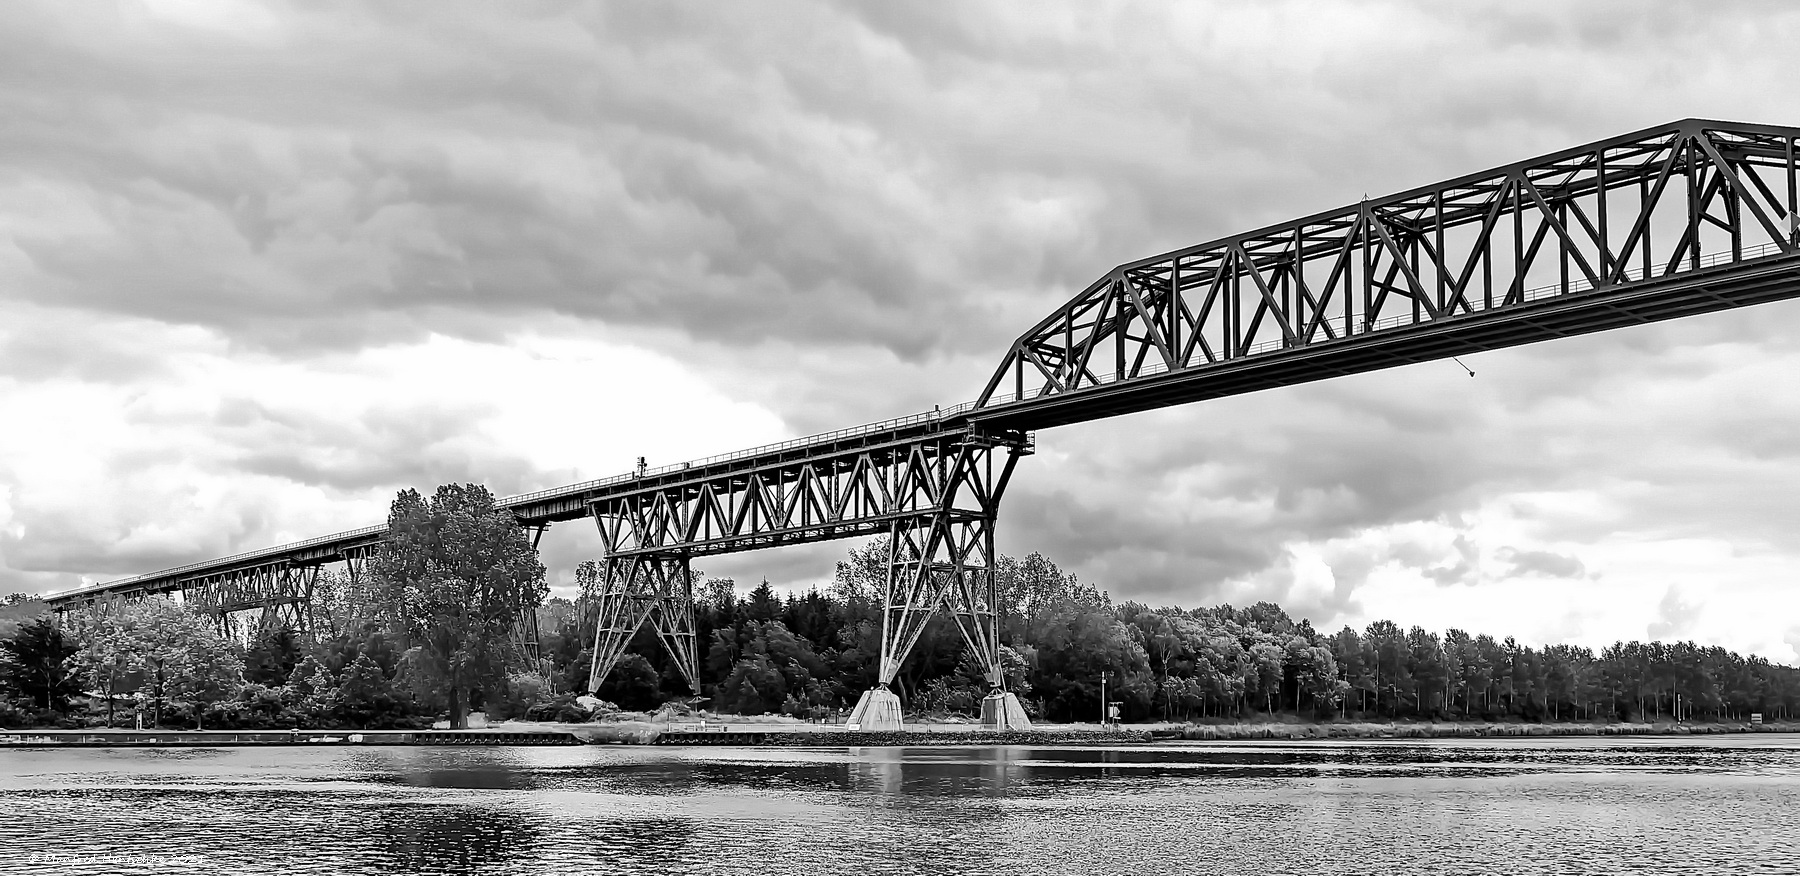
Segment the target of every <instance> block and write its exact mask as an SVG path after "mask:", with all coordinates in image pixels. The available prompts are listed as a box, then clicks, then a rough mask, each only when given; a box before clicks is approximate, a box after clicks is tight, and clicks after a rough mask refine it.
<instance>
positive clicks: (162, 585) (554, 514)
mask: <svg viewBox="0 0 1800 876" xmlns="http://www.w3.org/2000/svg"><path fill="white" fill-rule="evenodd" d="M970 407H972V405H960V406H958V407H955V408H951V409H949V410H935V411H927V412H924V413H918V414H913V415H911V416H907V417H900V418H896V419H892V420H883V421H881V422H877V423H869V424H866V425H862V426H856V427H852V428H848V429H839V430H837V431H834V432H827V433H825V434H822V435H812V436H808V437H805V438H796V439H793V440H789V441H783V442H779V443H776V444H769V445H765V446H761V447H753V448H750V449H747V450H740V451H736V452H734V453H727V454H721V455H718V456H709V457H706V458H704V459H696V460H691V461H688V462H680V463H675V464H672V465H665V466H660V467H657V468H650V469H646V470H644V471H643V472H629V473H626V474H621V475H614V476H612V477H608V478H601V479H599V480H592V481H584V482H582V483H577V484H569V485H566V486H562V487H556V488H553V489H548V490H539V491H536V492H532V493H525V494H522V495H518V496H511V497H507V498H504V499H501V500H500V501H499V504H500V505H501V506H503V507H505V508H509V509H511V510H512V512H513V514H514V516H516V517H517V518H518V520H519V522H520V523H521V524H524V525H525V526H528V527H535V526H547V525H549V524H551V523H559V522H565V521H570V520H579V519H582V518H585V517H588V516H590V515H591V513H592V511H591V508H592V506H593V505H596V504H599V503H604V502H607V501H611V500H615V499H620V498H626V497H630V496H633V495H635V494H642V493H656V492H662V491H667V490H670V489H679V488H681V487H683V486H692V487H695V488H697V487H698V486H699V485H701V484H719V483H724V482H741V481H743V480H744V479H747V478H749V477H750V476H752V475H754V474H757V473H767V472H771V471H778V470H782V469H785V468H788V467H791V466H793V465H794V464H795V463H799V462H806V461H816V460H819V459H821V458H827V457H841V458H844V459H846V462H845V463H844V464H845V465H848V464H849V462H848V461H847V460H848V459H849V458H851V457H853V456H855V455H858V454H863V453H869V452H876V451H881V450H883V449H890V448H896V447H906V446H910V445H913V444H916V443H919V442H921V441H925V440H939V439H942V438H944V437H945V436H950V435H956V434H958V433H966V432H968V431H969V430H970V429H971V425H970V423H969V420H968V418H967V417H966V416H964V413H965V412H966V411H967V410H968V409H969V408H970ZM386 536H387V525H386V524H377V525H374V526H365V527H362V528H359V529H352V530H348V531H345V532H338V533H333V534H331V535H324V536H319V537H317V538H309V539H306V540H304V541H298V542H293V543H291V544H284V545H276V546H274V547H268V548H262V549H259V550H254V551H247V552H244V553H240V554H234V555H232V556H228V557H221V558H218V559H213V560H206V561H203V562H197V563H190V564H188V565H184V566H178V567H175V568H172V569H164V570H161V571H157V572H151V573H148V574H144V575H136V576H133V577H130V578H124V579H120V580H116V581H108V582H104V583H100V584H94V585H90V586H87V587H81V588H76V589H72V590H65V591H62V592H59V593H52V594H48V595H46V596H45V602H46V603H47V604H48V605H50V606H51V607H52V608H66V607H68V606H70V605H76V604H81V603H87V602H92V601H95V600H97V599H103V598H104V599H110V598H114V597H118V596H126V595H136V594H142V593H162V592H168V591H172V590H177V589H179V588H180V587H181V584H182V582H184V581H191V580H194V579H198V578H204V577H209V576H217V575H221V574H226V573H230V572H234V571H239V570H248V569H256V568H263V567H266V566H268V565H270V564H272V563H285V564H289V565H295V566H309V565H319V564H323V563H330V562H335V561H337V560H339V559H341V558H342V557H343V556H344V555H345V553H347V552H352V551H357V550H361V549H367V548H370V547H373V546H375V545H377V544H380V543H381V541H382V540H383V539H384V538H386Z"/></svg>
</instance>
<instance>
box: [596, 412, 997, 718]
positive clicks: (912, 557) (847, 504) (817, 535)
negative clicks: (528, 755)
mask: <svg viewBox="0 0 1800 876" xmlns="http://www.w3.org/2000/svg"><path fill="white" fill-rule="evenodd" d="M1030 452H1032V444H1031V439H1030V436H1028V435H1025V434H1023V433H1017V432H1008V433H997V434H991V433H984V432H981V431H979V430H975V429H971V428H961V429H954V430H940V431H934V432H931V433H928V434H925V435H922V436H914V437H909V438H903V439H896V440H893V441H889V442H884V443H880V444H876V445H873V446H867V447H859V448H850V449H844V450H841V451H839V452H835V453H829V454H822V455H819V456H817V457H811V458H800V459H794V460H789V461H784V462H778V463H773V464H769V465H763V466H759V467H755V468H750V469H747V470H744V471H741V472H734V473H731V474H728V475H724V476H718V477H711V478H697V479H695V480H693V481H690V482H686V483H680V484H672V485H658V486H654V487H650V488H646V489H644V490H641V491H637V492H632V493H628V494H625V495H620V496H615V497H611V498H608V499H606V500H603V501H600V502H596V503H594V505H593V516H594V520H595V523H596V528H597V529H598V530H599V533H600V538H601V542H602V545H603V547H604V550H605V554H606V556H605V559H604V560H603V564H602V569H601V571H600V574H599V576H598V579H597V581H596V582H595V586H594V587H593V590H592V592H591V593H587V594H584V596H586V597H587V599H588V601H589V603H590V605H591V609H590V611H591V612H592V616H593V617H594V618H595V632H594V647H593V651H592V653H593V655H594V662H593V666H592V669H591V670H590V673H589V689H590V690H597V689H598V688H599V686H600V684H601V683H602V682H603V681H604V680H605V679H606V677H607V675H608V673H610V672H611V671H612V669H613V668H615V667H616V666H617V664H618V660H619V659H620V657H621V656H622V655H623V653H624V651H625V648H626V646H627V645H628V644H629V642H630V640H631V639H632V637H634V636H635V635H636V634H637V632H638V630H639V629H640V628H642V627H643V626H644V625H645V624H649V625H650V626H651V628H652V629H654V630H655V632H656V633H657V637H658V638H659V639H660V640H661V641H662V642H663V644H664V646H665V647H666V648H667V649H668V651H669V653H670V655H671V656H672V657H673V658H674V659H675V663H676V665H677V667H679V668H680V670H681V672H682V673H683V675H684V677H686V679H687V680H688V682H689V684H690V686H692V687H693V688H694V689H695V690H696V692H697V691H698V689H699V675H698V671H697V666H696V662H695V661H696V654H697V643H696V642H695V641H694V633H693V629H694V627H693V580H692V570H691V561H692V558H693V557H696V556H705V555H710V554H719V553H727V552H733V551H744V550H754V549H758V548H764V547H770V546H773V545H780V544H795V543H801V542H810V541H821V540H825V539H836V538H850V537H856V536H866V535H885V536H887V540H888V553H887V557H888V568H887V580H886V582H885V594H884V596H885V600H884V602H885V605H884V611H883V616H882V617H883V623H882V661H881V670H880V679H879V680H880V682H881V683H882V684H884V685H885V684H887V683H889V682H891V681H892V680H893V678H894V676H895V674H896V673H897V672H898V671H899V667H900V665H901V664H902V662H903V661H904V660H905V659H906V656H907V654H908V653H909V652H910V651H911V649H912V647H913V645H914V644H915V643H916V642H917V641H918V638H919V634H920V632H921V631H922V630H923V629H924V626H925V623H926V622H927V620H929V618H930V617H931V616H932V615H933V614H934V613H935V612H937V611H940V610H942V611H947V612H949V613H950V614H951V615H952V616H954V617H955V619H956V622H957V627H958V629H959V630H961V631H962V634H963V637H964V640H965V642H966V643H967V645H968V647H969V648H970V650H971V652H972V653H973V655H974V656H975V658H976V659H977V660H978V661H979V662H980V664H981V665H982V666H983V667H985V668H986V670H987V675H988V680H989V682H990V683H991V684H993V685H995V686H996V687H997V686H999V685H1001V683H1002V681H1003V679H1002V677H1001V675H1000V666H999V639H998V632H999V631H998V627H997V625H996V615H995V604H996V598H997V594H996V591H995V584H996V582H995V580H994V557H995V554H994V521H995V517H996V515H997V513H998V511H999V506H1000V500H1001V497H1002V496H1003V495H1004V493H1005V490H1006V485H1007V482H1008V481H1009V480H1010V478H1011V475H1012V471H1013V467H1014V465H1015V464H1016V463H1017V461H1018V458H1019V457H1020V456H1023V455H1026V454H1029V453H1030Z"/></svg>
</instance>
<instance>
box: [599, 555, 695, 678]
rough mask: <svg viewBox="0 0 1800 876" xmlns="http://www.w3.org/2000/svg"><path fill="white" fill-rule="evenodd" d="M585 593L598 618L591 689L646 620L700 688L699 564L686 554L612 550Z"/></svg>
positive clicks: (676, 661) (613, 666) (685, 673)
mask: <svg viewBox="0 0 1800 876" xmlns="http://www.w3.org/2000/svg"><path fill="white" fill-rule="evenodd" d="M582 597H583V599H584V601H586V602H587V604H588V605H589V606H590V611H592V616H593V618H594V621H595V623H594V648H593V651H592V654H593V663H592V664H591V665H590V666H589V669H588V690H589V691H590V692H592V691H597V690H599V689H600V683H601V682H603V681H605V680H606V677H607V676H608V675H610V674H612V671H613V669H614V668H615V667H616V666H618V664H619V660H620V658H622V657H624V656H625V648H626V647H627V646H628V645H630V644H631V640H632V638H634V637H635V636H636V635H637V632H638V630H639V629H641V628H642V627H643V626H644V624H645V623H649V624H650V626H651V628H652V629H654V630H655V631H656V635H657V638H658V639H660V640H661V641H662V643H663V647H664V648H666V649H668V651H669V654H670V656H672V657H673V658H675V666H676V668H677V669H679V670H680V671H681V674H682V677H683V678H685V679H687V683H688V687H689V688H691V689H692V690H693V691H694V692H695V693H699V692H700V672H699V662H698V654H699V649H698V647H697V642H696V641H695V631H694V582H693V570H692V569H691V568H689V565H688V558H687V557H686V556H682V555H678V554H632V555H629V556H608V557H607V558H606V560H605V561H604V564H603V568H602V570H601V573H600V576H599V578H598V580H597V581H596V582H595V585H594V590H593V592H590V593H583V594H582Z"/></svg>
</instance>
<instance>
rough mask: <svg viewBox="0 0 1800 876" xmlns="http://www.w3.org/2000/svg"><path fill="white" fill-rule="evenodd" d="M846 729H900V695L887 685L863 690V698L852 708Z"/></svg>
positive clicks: (846, 722)
mask: <svg viewBox="0 0 1800 876" xmlns="http://www.w3.org/2000/svg"><path fill="white" fill-rule="evenodd" d="M844 729H845V730H862V731H865V732H866V731H877V730H899V729H900V697H899V696H898V695H897V694H895V693H894V692H893V691H891V690H888V689H887V688H885V687H877V688H871V689H869V690H865V691H863V695H862V698H861V699H859V700H857V701H856V708H854V709H851V710H850V717H849V718H848V719H846V720H845V722H844Z"/></svg>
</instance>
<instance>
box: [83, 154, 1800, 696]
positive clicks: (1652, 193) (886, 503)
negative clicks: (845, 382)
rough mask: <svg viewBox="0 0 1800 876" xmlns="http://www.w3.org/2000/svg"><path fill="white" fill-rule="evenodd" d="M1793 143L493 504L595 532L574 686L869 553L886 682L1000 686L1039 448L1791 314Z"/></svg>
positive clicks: (1484, 188)
mask: <svg viewBox="0 0 1800 876" xmlns="http://www.w3.org/2000/svg"><path fill="white" fill-rule="evenodd" d="M1797 145H1800V128H1792V127H1776V126H1769V125H1751V124H1739V123H1732V122H1715V121H1706V120H1698V119H1688V120H1684V121H1680V122H1674V123H1671V124H1667V125H1660V126H1657V127H1654V128H1647V129H1645V130H1642V131H1637V132H1633V133H1630V134H1626V135H1622V136H1619V137H1614V138H1611V139H1608V140H1603V141H1600V142H1596V143H1589V144H1586V145H1583V146H1578V147H1575V148H1573V149H1568V150H1564V151H1562V152H1558V153H1555V154H1552V155H1546V156H1542V157H1539V158H1534V159H1531V160H1528V161H1522V162H1518V163H1516V164H1512V165H1508V166H1505V167H1500V168H1495V169H1492V170H1487V171H1483V172H1480V173H1474V174H1469V175H1467V176H1463V177H1460V178H1457V179H1453V180H1447V181H1444V182H1440V183H1435V184H1433V185H1429V186H1423V187H1420V188H1417V189H1413V190H1411V191H1407V192H1402V193H1399V194H1396V195H1391V196H1389V197H1385V198H1379V199H1373V200H1366V201H1363V202H1361V203H1358V204H1352V205H1349V206H1346V207H1343V208H1340V209H1337V210H1330V211H1326V212H1323V213H1317V214H1314V215H1312V216H1307V217H1304V218H1301V219H1297V220H1293V221H1291V222H1284V223H1280V224H1276V225H1271V226H1268V227H1265V228H1261V229H1257V230H1255V231H1250V232H1247V233H1244V234H1238V235H1233V236H1230V237H1225V238H1220V239H1218V240H1214V241H1209V242H1207V243H1202V244H1199V245H1196V246H1192V247H1186V248H1183V249H1180V250H1176V251H1174V252H1170V253H1164V254H1162V255H1159V256H1154V257H1151V258H1147V259H1143V260H1140V261H1136V262H1131V263H1128V264H1124V265H1120V266H1118V267H1116V268H1114V269H1113V270H1111V271H1109V272H1107V273H1106V274H1105V275H1104V276H1102V277H1101V278H1099V279H1098V280H1096V281H1095V282H1094V283H1092V284H1090V285H1089V286H1088V287H1086V288H1085V289H1083V290H1082V291H1081V292H1080V293H1079V294H1077V295H1075V296H1074V297H1073V298H1071V299H1070V300H1068V301H1067V302H1065V303H1064V304H1062V305H1061V306H1060V307H1058V308H1057V309H1056V310H1055V311H1053V312H1052V313H1051V314H1050V315H1049V316H1047V317H1046V318H1045V319H1044V320H1042V321H1041V322H1039V323H1038V324H1037V325H1035V326H1033V327H1032V328H1031V329H1030V330H1029V331H1027V332H1025V333H1024V334H1022V335H1020V336H1019V338H1018V339H1017V340H1015V341H1014V343H1013V344H1012V346H1011V347H1010V348H1009V350H1008V351H1007V353H1006V356H1005V357H1004V359H1003V360H1002V362H1001V364H1000V366H999V368H998V369H996V371H995V372H994V374H993V375H992V377H991V378H990V379H989V381H988V382H987V384H986V386H985V387H984V388H983V390H982V392H981V395H980V396H979V398H978V399H977V400H976V401H974V402H970V403H968V404H964V405H959V406H957V407H954V408H950V409H948V410H943V411H933V412H931V413H925V414H918V415H914V416H911V417H905V418H901V419H897V420H889V421H885V422H882V423H875V424H870V425H867V426H860V427H857V428H853V429H845V430H841V431H838V432H832V433H828V434H825V435H818V436H813V437H810V438H802V439H797V440H794V441H787V442H783V443H780V444H774V445H769V446H766V447H759V448H754V449H751V450H745V451H739V452H737V453H732V454H726V455H724V456H716V457H709V458H707V459H701V460H695V461H692V462H687V463H681V464H678V465H672V466H664V467H661V468H656V469H649V470H644V471H638V472H632V473H629V474H624V475H619V476H616V477H611V478H606V479H603V480H598V481H589V482H586V483H581V484H573V485H570V486H566V487H559V488H557V489H553V490H544V491H541V492H536V493H529V494H526V495H523V496H515V497H512V498H509V499H506V500H503V502H502V504H503V505H504V506H505V507H507V508H509V509H511V510H512V511H513V513H514V515H515V516H517V518H518V519H519V521H520V522H521V523H522V524H524V525H525V526H528V527H535V528H538V529H539V531H540V532H541V530H542V528H543V527H546V526H549V525H550V524H552V523H560V522H565V521H570V520H577V519H582V518H592V519H593V520H594V521H595V523H596V525H597V529H598V532H599V534H600V536H601V539H600V541H601V544H600V546H601V548H602V550H603V552H604V556H605V570H604V574H603V575H602V577H601V581H600V582H599V584H598V586H597V587H596V589H595V591H594V592H592V593H588V594H584V596H585V597H586V598H587V599H589V600H590V601H591V602H592V604H593V605H594V606H595V607H596V611H595V616H596V617H597V618H598V619H599V621H598V628H597V631H596V634H595V635H596V640H595V647H594V653H595V655H596V659H595V664H594V671H593V676H592V678H591V682H592V684H594V685H598V683H599V681H600V679H602V678H604V677H605V675H606V673H607V672H608V671H609V670H610V668H611V667H612V665H613V664H614V663H615V662H616V660H617V659H618V657H619V656H620V655H621V654H622V653H623V650H624V648H625V646H626V644H627V643H628V642H629V640H630V638H631V636H632V635H633V634H635V632H636V631H637V630H638V629H639V628H640V627H641V626H643V625H644V624H650V625H652V626H653V627H655V628H656V629H657V631H658V632H659V633H660V634H661V635H662V637H663V640H664V641H665V643H666V644H667V645H668V646H669V648H670V649H671V651H672V652H673V653H674V654H675V656H676V658H677V663H678V664H679V665H680V666H681V667H682V668H683V671H684V672H686V673H687V675H688V678H689V681H690V682H691V683H694V684H695V685H696V687H697V685H698V677H697V675H696V674H695V668H696V667H695V643H694V641H693V625H692V583H691V570H690V567H689V560H690V559H691V558H692V557H694V556H701V555H707V554H716V553H726V552H732V551H744V550H754V549H759V548H766V547H773V546H777V545H783V544H794V543H799V542H807V541H818V540H823V539H833V538H846V537H853V536H870V535H885V536H886V537H887V538H888V548H889V554H888V557H889V564H890V568H889V575H888V583H887V593H886V613H885V616H884V617H885V624H884V630H883V653H882V666H881V673H880V681H881V682H882V684H883V685H885V684H886V683H888V682H890V681H891V680H892V679H893V677H894V675H895V674H896V673H897V672H898V669H899V665H900V663H901V661H903V660H904V659H905V658H906V655H907V653H908V651H909V650H910V649H911V647H912V643H913V642H914V641H916V639H917V637H918V635H919V632H920V631H921V630H922V629H923V626H924V623H925V620H926V619H927V618H928V617H929V616H930V615H931V614H932V613H933V612H935V611H937V610H939V609H945V610H948V611H949V612H950V613H951V614H952V615H954V616H955V617H956V619H957V621H958V625H959V627H960V628H961V629H962V631H963V633H964V636H965V639H966V641H967V643H968V645H969V646H970V648H971V649H972V650H973V651H974V652H975V656H976V657H977V658H978V660H980V661H981V662H982V664H983V665H984V666H987V667H988V668H989V672H988V675H989V680H990V682H992V683H993V684H994V685H996V686H999V685H1000V684H1001V678H1000V676H999V665H998V657H997V655H998V649H999V642H998V638H997V628H996V625H995V617H994V611H995V588H994V578H993V561H994V558H995V556H996V555H995V553H994V546H993V534H994V528H993V527H994V520H995V518H996V515H997V514H998V510H999V505H1000V501H1001V498H1002V496H1003V494H1004V492H1005V488H1006V484H1007V481H1008V479H1009V477H1010V476H1011V473H1012V471H1013V467H1014V465H1015V464H1016V463H1017V461H1018V459H1019V458H1020V457H1022V456H1025V455H1028V454H1030V453H1031V452H1032V449H1033V443H1032V442H1033V432H1034V431H1035V430H1038V429H1045V428H1050V427H1053V426H1059V425H1064V424H1069V423H1077V422H1083V421H1088V420H1094V419H1099V418H1103V417H1110V416H1117V415H1120V414H1126V413H1132V412H1136V411H1144V410H1150V409H1154V408H1159V407H1166V406H1170V405H1177V404H1186V403H1189V402H1194V401H1201V400H1205V399H1211V398H1218V397H1222V396H1227V395H1235V394H1240V393H1245V392H1253V391H1256V390H1261V389H1269V388H1274V387H1279V386H1288V385H1292V384H1297V383H1304V382H1308V381H1313V380H1320V379H1324V378H1328V377H1336V376H1341V375H1347V374H1355V373H1359V372H1365V371H1371V370H1375V369H1380V368H1386V367H1390V366H1395V365H1403V364H1408V363H1414V362H1422V361H1427V360H1431V359H1437V358H1443V357H1447V356H1453V355H1459V354H1463V353H1470V352H1475V351H1480V350H1492V349H1498V348H1502V347H1509V346H1515V345H1519V344H1525V343H1530V342H1534V341H1540V340H1548V339H1552V338H1558V337H1566V336H1570V335H1576V334H1583V333H1587V332H1595V331H1602V330H1606V329H1611V328H1619V327H1624V326H1629V325H1635V324H1641V323H1647V322H1653V321H1657V320H1663V319H1670V318H1674V317H1679V316H1686V315H1691V314H1698V313H1706V312H1709V311H1716V310H1722V309H1726V308H1732V307H1741V306H1745V305H1750V304H1757V303H1761V302H1766V301H1775V300H1780V299H1785V298H1792V297H1796V296H1800V246H1797V243H1800V217H1797V213H1796V189H1797V182H1800V180H1797V175H1796V164H1795V151H1796V147H1797ZM384 533H385V527H384V526H374V527H366V528H363V529H357V530H351V531H349V532H344V533H338V534H335V535H329V536H324V537H321V538H315V539H309V540H307V541H302V542H297V543H294V544H290V545H283V546H280V547H274V548H267V549H264V550H259V551H253V552H249V553H245V554H239V555H236V556H232V557H225V558H221V559H216V560H208V561H205V562H200V563H194V564H191V565H188V566H183V567H180V568H176V569H169V570H164V571H161V572H154V573H151V574H147V575H140V576H137V577H133V578H127V579H124V580H121V581H113V582H108V583H104V584H97V585H94V586H90V587H85V588H81V589H78V590H73V591H67V592H63V593H58V594H53V595H51V596H50V597H49V598H48V601H49V602H50V604H51V605H52V606H53V607H55V608H57V609H58V610H62V611H66V610H71V609H73V608H76V607H78V606H81V605H99V604H103V603H105V602H107V601H108V600H113V599H119V598H133V597H140V596H144V595H148V594H155V593H173V592H179V593H182V594H183V595H184V598H186V599H188V600H189V601H192V602H195V603H197V604H200V605H203V606H206V607H208V608H210V609H211V610H213V611H215V612H217V613H219V614H221V615H224V614H228V613H231V612H236V611H246V610H253V609H260V610H262V611H264V612H265V614H268V615H269V616H271V617H276V616H278V615H279V616H282V617H285V618H286V619H287V620H288V622H293V623H304V618H303V615H304V609H305V606H306V605H307V601H308V599H309V598H310V590H309V588H310V586H311V584H310V582H311V581H312V580H313V577H312V576H315V575H316V574H317V569H318V568H319V567H320V566H322V565H324V564H327V563H333V562H342V563H345V564H346V565H347V566H348V567H349V568H350V569H351V570H352V571H353V572H354V571H355V569H356V568H357V564H358V563H359V562H360V559H361V558H362V557H364V556H367V554H368V552H369V551H372V550H375V549H378V547H379V545H380V544H381V542H382V538H383V535H384ZM277 609H280V610H281V611H285V612H286V613H285V615H281V613H280V612H279V611H277Z"/></svg>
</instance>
